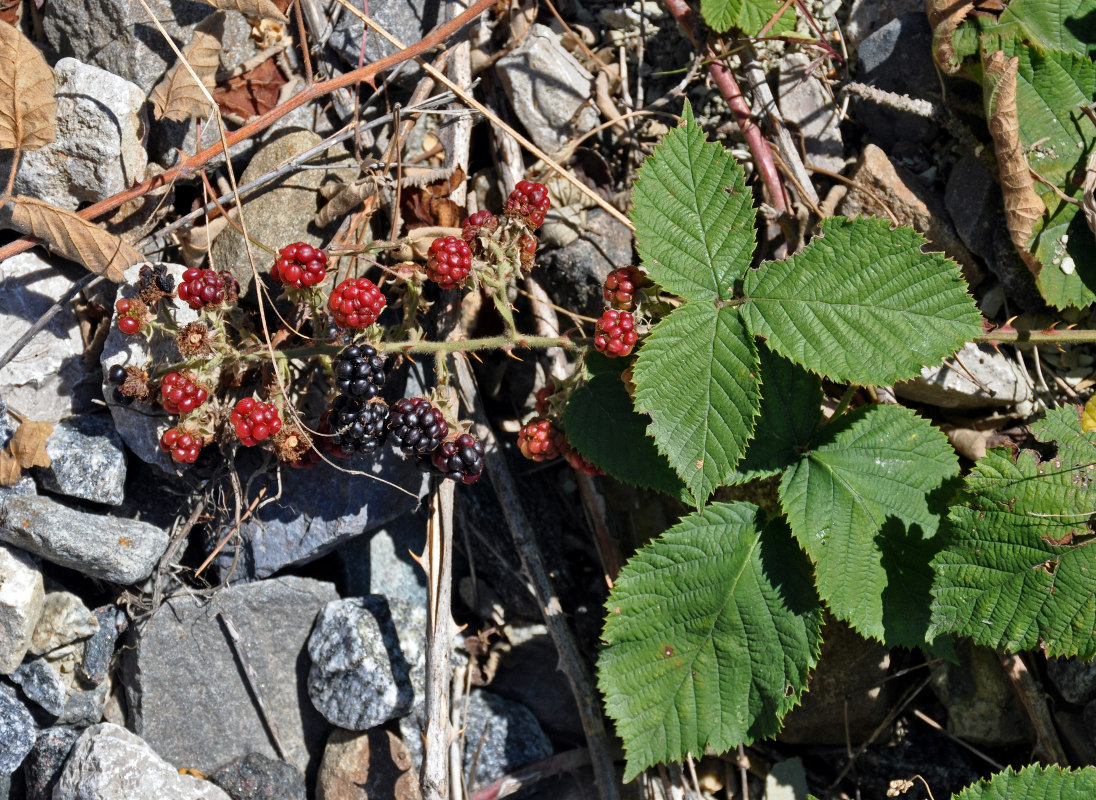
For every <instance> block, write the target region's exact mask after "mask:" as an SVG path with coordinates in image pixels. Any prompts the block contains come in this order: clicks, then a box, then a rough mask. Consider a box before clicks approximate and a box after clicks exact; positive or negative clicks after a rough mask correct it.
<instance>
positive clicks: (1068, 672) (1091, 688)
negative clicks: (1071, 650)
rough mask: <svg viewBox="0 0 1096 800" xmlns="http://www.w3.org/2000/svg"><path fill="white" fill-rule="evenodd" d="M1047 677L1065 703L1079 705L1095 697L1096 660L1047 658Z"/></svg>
mask: <svg viewBox="0 0 1096 800" xmlns="http://www.w3.org/2000/svg"><path fill="white" fill-rule="evenodd" d="M1047 677H1048V678H1050V682H1051V683H1053V684H1054V688H1056V689H1057V690H1058V692H1059V693H1060V694H1061V695H1062V698H1063V699H1064V700H1065V701H1066V702H1067V703H1073V704H1074V705H1077V706H1081V705H1084V704H1085V703H1087V702H1089V701H1090V700H1093V699H1096V662H1092V661H1088V662H1085V661H1082V660H1081V659H1079V658H1048V659H1047Z"/></svg>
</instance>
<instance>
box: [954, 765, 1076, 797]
mask: <svg viewBox="0 0 1096 800" xmlns="http://www.w3.org/2000/svg"><path fill="white" fill-rule="evenodd" d="M1093 797H1096V769H1094V768H1092V767H1085V768H1084V769H1062V768H1061V767H1044V766H1042V765H1040V764H1032V765H1031V766H1028V767H1024V768H1023V769H1022V770H1020V771H1019V772H1014V771H1012V770H1011V769H1007V770H1005V771H1004V772H998V773H997V774H996V775H992V776H990V777H989V778H988V779H986V780H982V781H978V783H975V784H973V785H971V786H968V787H967V788H966V789H964V790H963V791H961V792H959V794H956V795H952V798H953V800H1090V799H1091V798H1093Z"/></svg>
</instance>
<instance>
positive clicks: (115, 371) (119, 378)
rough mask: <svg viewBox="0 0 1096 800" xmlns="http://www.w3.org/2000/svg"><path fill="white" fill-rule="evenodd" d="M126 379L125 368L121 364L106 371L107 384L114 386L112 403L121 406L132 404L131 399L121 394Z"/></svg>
mask: <svg viewBox="0 0 1096 800" xmlns="http://www.w3.org/2000/svg"><path fill="white" fill-rule="evenodd" d="M126 377H127V376H126V368H125V367H123V366H122V365H121V364H115V365H113V366H112V367H111V368H110V369H109V370H108V371H107V382H108V383H110V384H111V385H113V386H114V393H113V397H114V402H115V403H118V404H119V405H123V406H128V405H129V404H130V403H132V402H133V398H132V397H127V396H126V395H124V394H122V384H123V383H125V382H126Z"/></svg>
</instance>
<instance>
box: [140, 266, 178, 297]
mask: <svg viewBox="0 0 1096 800" xmlns="http://www.w3.org/2000/svg"><path fill="white" fill-rule="evenodd" d="M138 283H139V285H140V287H141V288H142V289H150V288H152V286H153V285H155V286H156V288H157V289H159V290H160V291H161V292H163V293H165V294H171V293H172V292H173V291H175V279H174V278H173V277H171V274H170V273H169V272H168V271H167V266H166V265H164V264H152V265H149V264H145V266H143V267H141V271H140V273H139V275H138Z"/></svg>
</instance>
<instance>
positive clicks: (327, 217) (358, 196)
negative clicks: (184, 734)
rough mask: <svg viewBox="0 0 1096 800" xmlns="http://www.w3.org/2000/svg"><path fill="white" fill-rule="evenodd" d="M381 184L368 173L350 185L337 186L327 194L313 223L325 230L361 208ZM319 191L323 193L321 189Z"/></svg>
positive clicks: (381, 180) (375, 177)
mask: <svg viewBox="0 0 1096 800" xmlns="http://www.w3.org/2000/svg"><path fill="white" fill-rule="evenodd" d="M382 183H383V179H382V178H380V177H378V176H377V175H374V174H373V173H368V174H367V175H365V176H364V177H362V178H359V179H357V180H356V181H352V182H350V183H343V184H337V185H336V186H335V187H333V189H332V191H331V192H330V194H329V197H330V199H329V200H328V201H327V202H326V203H325V204H324V206H323V208H321V209H320V213H318V214H317V215H316V219H315V223H316V225H317V226H318V227H320V228H326V227H327V226H328V225H330V224H331V223H332V222H334V221H335V220H337V219H342V218H343V217H344V216H346V215H347V214H349V213H350V212H351V211H353V210H354V209H356V208H358V207H359V206H361V204H362V203H364V202H365V201H366V199H367V198H370V197H372V196H373V195H375V194H376V193H377V191H378V190H379V189H380V187H381V185H382ZM321 191H323V190H322V189H321Z"/></svg>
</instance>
